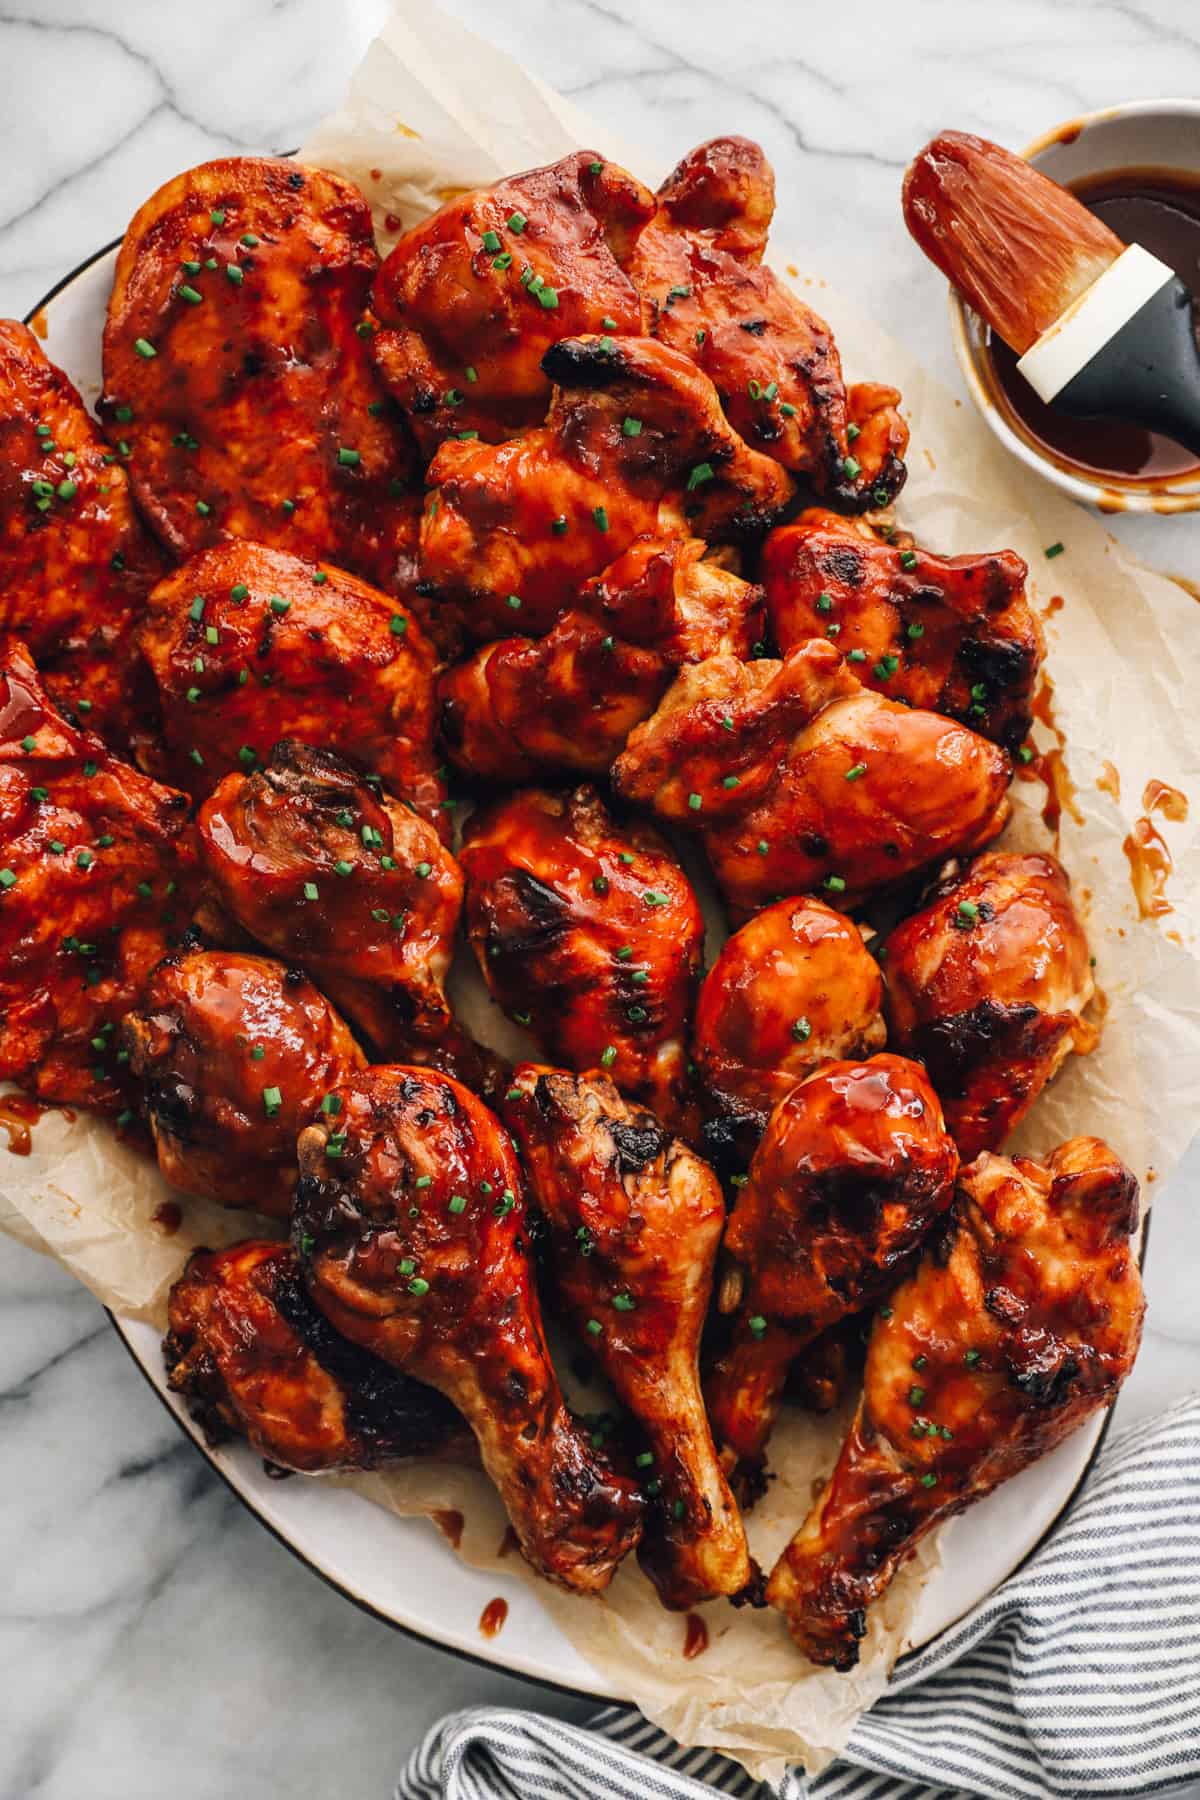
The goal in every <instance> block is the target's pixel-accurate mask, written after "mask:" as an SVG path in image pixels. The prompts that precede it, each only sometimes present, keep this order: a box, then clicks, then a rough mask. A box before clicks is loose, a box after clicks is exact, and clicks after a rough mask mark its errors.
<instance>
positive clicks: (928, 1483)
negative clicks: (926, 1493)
mask: <svg viewBox="0 0 1200 1800" xmlns="http://www.w3.org/2000/svg"><path fill="white" fill-rule="evenodd" d="M921 1486H922V1487H923V1488H931V1487H936V1486H937V1476H936V1475H935V1474H933V1472H932V1471H930V1472H929V1473H928V1474H926V1475H922V1477H921Z"/></svg>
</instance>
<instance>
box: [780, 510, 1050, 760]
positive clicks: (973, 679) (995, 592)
mask: <svg viewBox="0 0 1200 1800" xmlns="http://www.w3.org/2000/svg"><path fill="white" fill-rule="evenodd" d="M762 570H763V581H764V584H765V586H766V591H767V606H768V611H769V616H770V622H771V631H772V634H773V636H774V638H775V641H776V643H777V644H778V645H779V648H780V650H782V651H783V652H784V653H785V654H786V652H787V651H789V650H790V649H792V648H793V647H794V646H795V645H796V644H801V643H803V642H804V641H805V640H806V639H808V638H811V637H820V636H823V635H827V634H828V635H831V636H834V637H836V639H837V648H838V649H839V650H840V651H841V653H842V655H843V656H844V657H845V658H846V659H847V662H848V663H849V664H851V665H852V667H853V670H854V673H855V674H856V675H857V677H858V679H859V680H860V681H861V682H862V683H863V685H864V686H865V687H874V688H877V689H878V691H879V692H880V693H881V694H887V695H888V696H889V698H890V699H893V700H903V701H904V702H905V703H906V704H907V705H909V706H923V707H927V708H928V709H929V710H930V711H931V712H940V713H948V714H949V716H950V717H951V718H952V719H959V720H961V721H962V722H963V724H965V725H969V726H970V727H971V729H972V730H973V731H978V732H979V733H981V735H982V736H983V737H987V738H991V739H992V740H993V741H994V742H995V743H998V744H1003V745H1004V747H1005V749H1006V750H1009V751H1010V752H1011V751H1015V750H1016V748H1017V746H1018V745H1019V744H1020V743H1021V741H1022V740H1023V739H1024V737H1025V735H1026V733H1027V732H1028V730H1029V725H1030V718H1031V707H1032V702H1033V689H1034V683H1035V682H1036V680H1037V673H1038V668H1039V666H1040V663H1041V658H1042V649H1043V645H1042V634H1041V629H1040V627H1039V625H1038V622H1037V619H1036V618H1035V616H1034V613H1033V611H1032V609H1031V607H1030V605H1029V602H1028V600H1027V599H1026V598H1025V578H1026V576H1027V574H1028V573H1029V571H1028V569H1027V568H1026V566H1025V564H1024V563H1023V562H1022V560H1021V558H1020V557H1019V556H1017V555H1015V554H1014V552H1013V551H1011V550H997V551H994V552H992V553H991V554H990V555H983V556H935V555H934V553H933V552H932V551H931V550H923V549H922V548H921V547H920V546H919V545H918V544H916V543H914V542H913V540H912V539H911V538H910V537H909V536H908V534H907V533H899V532H897V533H893V534H892V535H891V536H890V537H888V538H886V539H885V538H882V537H880V536H879V535H878V534H877V533H876V532H874V531H873V530H872V529H871V528H870V526H869V525H866V524H864V523H863V522H862V521H857V522H856V521H854V520H850V519H842V518H839V517H838V515H837V514H836V513H830V512H821V511H811V512H806V513H802V514H801V515H800V517H799V519H797V520H796V522H795V524H793V525H784V526H781V527H780V528H779V530H777V531H773V532H772V533H771V535H770V537H769V538H768V539H767V541H766V543H765V545H764V546H763V561H762Z"/></svg>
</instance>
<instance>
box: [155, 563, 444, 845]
mask: <svg viewBox="0 0 1200 1800" xmlns="http://www.w3.org/2000/svg"><path fill="white" fill-rule="evenodd" d="M141 641H142V648H143V649H144V651H145V653H146V659H147V661H148V662H149V664H150V667H151V669H152V671H153V673H154V678H155V680H156V681H157V683H158V689H159V694H160V696H161V699H162V710H163V721H164V735H165V739H166V747H167V752H168V755H169V757H170V759H171V766H172V768H173V769H174V770H175V771H176V773H177V776H178V779H179V782H180V785H181V786H183V787H187V788H189V789H190V791H191V792H192V793H193V794H194V795H195V796H196V798H197V799H202V798H203V797H204V795H206V794H209V793H211V792H212V790H213V788H214V787H215V786H216V785H217V783H218V781H220V780H221V778H222V776H224V775H228V774H230V773H231V772H232V771H234V770H236V769H244V768H246V767H247V766H249V759H250V758H253V759H254V760H255V761H257V762H263V761H265V759H266V757H267V755H268V753H269V752H270V749H271V746H272V745H273V744H276V743H278V742H279V740H280V739H281V738H297V739H299V741H300V742H301V743H305V744H315V745H318V746H320V747H321V748H323V749H327V750H335V751H337V752H338V753H339V754H341V755H342V756H345V757H346V758H347V759H348V760H349V761H350V762H352V763H353V764H354V765H355V766H356V767H357V768H360V769H366V770H368V771H374V772H375V773H377V774H379V775H380V776H382V778H383V780H384V781H385V782H386V784H387V786H388V787H389V788H390V789H391V790H392V792H393V793H394V794H395V795H396V797H397V798H398V799H401V800H409V801H411V802H412V804H413V805H414V806H415V807H416V809H417V811H418V812H419V813H420V814H421V815H422V816H423V817H424V818H427V819H437V820H439V821H440V823H441V829H442V831H443V834H444V835H448V828H447V826H446V824H445V815H444V813H442V812H441V802H442V799H443V797H444V789H443V787H442V783H441V780H440V778H439V776H438V775H437V773H436V763H435V757H434V749H433V652H432V650H431V648H430V645H429V643H428V640H427V639H426V637H425V635H424V633H423V632H422V631H421V629H420V627H419V626H418V625H417V623H416V622H415V620H414V619H412V618H411V617H410V616H409V614H408V613H407V612H405V611H403V610H400V609H398V607H397V605H396V602H395V601H393V600H389V599H388V597H387V595H386V594H381V593H379V592H378V591H377V590H376V589H375V588H370V587H367V585H366V583H365V582H362V581H358V580H356V579H355V577H354V576H353V575H347V574H346V573H345V572H344V571H343V570H341V569H332V568H328V567H327V566H326V565H325V564H323V563H322V564H318V563H310V562H301V561H299V559H298V558H296V557H294V556H288V555H285V553H284V552H283V551H281V550H268V549H265V548H264V547H263V546H262V545H261V544H245V543H239V542H237V541H235V540H233V539H231V540H229V542H227V543H224V544H218V545H216V546H215V547H214V548H213V549H211V550H205V551H202V552H201V554H200V555H199V556H194V557H193V558H192V560H191V561H190V562H187V563H184V564H183V566H182V568H180V569H177V570H176V571H175V572H174V573H173V574H171V575H169V576H168V577H167V578H166V580H165V581H161V582H159V584H158V586H157V587H156V588H155V590H154V592H153V593H152V594H151V596H150V604H149V610H148V612H147V615H146V619H145V622H144V624H143V626H142V632H141Z"/></svg>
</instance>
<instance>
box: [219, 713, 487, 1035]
mask: <svg viewBox="0 0 1200 1800" xmlns="http://www.w3.org/2000/svg"><path fill="white" fill-rule="evenodd" d="M247 760H248V762H249V763H250V766H251V768H252V770H253V772H252V773H250V774H246V775H227V776H226V777H225V779H224V781H222V782H221V784H220V786H219V787H217V788H216V790H215V791H214V792H213V793H212V794H210V795H209V797H208V799H207V800H206V801H205V802H204V804H203V805H202V806H201V808H200V811H199V814H198V815H197V820H196V825H197V836H198V840H199V846H200V857H201V862H202V865H203V867H204V871H205V874H206V875H207V878H208V881H209V884H210V888H211V892H212V896H213V899H214V900H215V902H216V904H217V906H218V907H220V908H221V909H223V910H224V911H225V912H226V913H228V914H229V915H230V917H232V918H233V919H235V920H236V921H237V923H238V924H239V925H240V926H241V927H242V929H243V930H244V931H247V932H249V934H250V936H251V937H253V938H257V940H258V942H259V943H260V944H263V945H265V947H266V948H267V949H268V950H272V951H274V952H275V954H276V955H277V956H281V957H283V958H285V959H286V960H287V961H288V962H295V963H299V964H301V965H302V966H303V967H304V968H305V969H306V970H307V971H308V972H309V974H310V975H311V976H312V978H313V979H314V981H317V982H319V983H320V985H321V988H322V989H323V991H324V992H326V993H327V994H328V995H329V996H330V998H331V999H332V1000H334V1001H335V1003H336V1004H337V1005H338V1006H340V1007H341V1009H342V1011H343V1012H344V1013H345V1014H346V1015H347V1017H348V1018H350V1019H352V1020H353V1021H354V1023H355V1025H357V1026H358V1028H359V1029H360V1030H361V1031H362V1032H364V1033H365V1035H366V1036H367V1037H368V1038H369V1039H370V1040H371V1042H372V1043H373V1044H374V1045H375V1046H376V1047H377V1048H378V1049H380V1050H381V1051H383V1052H385V1053H387V1052H389V1051H391V1052H394V1051H395V1049H396V1047H397V1045H398V1044H400V1043H401V1042H408V1041H410V1040H411V1039H412V1038H413V1037H414V1036H415V1037H420V1038H439V1037H441V1036H443V1035H444V1034H445V1033H446V1032H447V1030H448V1029H449V1027H450V1023H451V1021H450V1007H449V1004H448V1003H447V1000H446V994H445V986H444V984H445V979H446V974H447V972H448V970H449V967H450V958H451V955H452V954H453V949H454V934H455V932H456V930H457V929H458V916H459V913H460V911H461V909H462V892H463V881H462V872H461V870H460V869H459V867H458V864H457V863H456V862H455V860H454V858H453V857H452V856H451V855H450V853H449V851H448V850H446V849H444V848H443V846H442V842H441V839H440V838H439V837H438V834H437V832H436V831H435V829H434V827H433V826H432V825H429V824H427V823H426V821H425V820H424V819H422V818H419V817H418V816H417V814H416V813H413V812H410V811H409V809H408V808H407V807H405V806H401V805H400V803H399V801H398V800H393V799H391V798H390V796H389V795H388V794H387V793H386V792H385V791H384V790H383V789H382V788H376V787H372V786H370V785H368V783H367V782H366V781H365V780H364V779H363V778H362V777H361V776H360V775H358V774H357V773H356V772H355V770H354V769H352V768H351V767H350V765H349V764H348V763H345V762H343V761H342V759H341V757H340V756H335V755H334V754H333V752H332V751H329V750H314V749H313V748H312V747H311V746H309V745H307V744H300V743H296V742H295V741H294V740H293V739H291V738H285V739H284V740H283V741H282V742H281V743H278V744H276V745H275V748H274V749H273V750H272V751H271V754H270V755H269V757H268V758H267V760H266V762H265V763H264V764H263V765H262V767H261V768H254V766H253V761H252V759H249V758H248V759H247ZM201 917H202V922H206V921H205V919H204V915H203V914H202V916H201Z"/></svg>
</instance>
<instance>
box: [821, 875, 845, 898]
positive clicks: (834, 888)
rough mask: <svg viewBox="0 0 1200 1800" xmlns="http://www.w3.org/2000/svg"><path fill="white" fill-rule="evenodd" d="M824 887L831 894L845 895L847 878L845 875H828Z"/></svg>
mask: <svg viewBox="0 0 1200 1800" xmlns="http://www.w3.org/2000/svg"><path fill="white" fill-rule="evenodd" d="M822 885H823V886H824V887H826V888H828V890H829V892H830V893H831V894H844V893H845V891H846V878H845V876H844V875H827V876H826V877H825V880H824V883H823V884H822Z"/></svg>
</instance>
